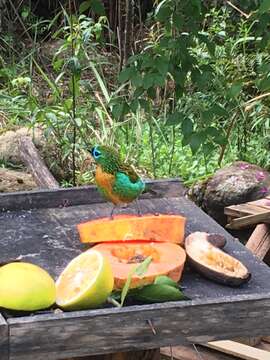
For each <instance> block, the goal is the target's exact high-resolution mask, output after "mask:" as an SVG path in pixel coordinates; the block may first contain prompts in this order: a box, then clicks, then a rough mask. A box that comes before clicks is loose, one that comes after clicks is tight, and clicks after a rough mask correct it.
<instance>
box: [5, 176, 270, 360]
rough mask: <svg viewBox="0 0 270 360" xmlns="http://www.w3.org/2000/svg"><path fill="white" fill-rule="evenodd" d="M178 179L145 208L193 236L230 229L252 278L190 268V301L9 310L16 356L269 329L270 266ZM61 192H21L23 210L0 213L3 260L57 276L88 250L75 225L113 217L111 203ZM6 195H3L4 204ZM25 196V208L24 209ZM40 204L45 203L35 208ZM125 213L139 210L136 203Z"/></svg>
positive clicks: (186, 279)
mask: <svg viewBox="0 0 270 360" xmlns="http://www.w3.org/2000/svg"><path fill="white" fill-rule="evenodd" d="M171 183H172V187H174V191H172V190H171V189H170V187H169V186H168V183H164V184H163V185H161V184H160V183H158V182H157V183H156V184H157V185H158V186H159V188H160V189H161V188H162V189H165V190H166V191H164V192H163V193H164V194H165V196H166V197H165V198H153V199H144V200H141V201H140V202H141V208H142V212H143V213H157V212H161V213H175V214H181V215H184V216H186V217H187V219H188V221H187V226H186V234H189V233H191V232H193V231H208V232H216V233H220V234H224V235H225V236H226V238H227V245H226V248H225V250H226V251H227V252H228V253H230V254H233V255H234V256H235V257H237V258H239V259H240V260H241V261H243V263H244V264H245V265H247V267H248V268H249V269H250V271H251V272H252V279H251V281H250V282H249V283H248V284H245V285H244V286H242V287H240V288H236V289H235V288H230V287H226V286H222V285H218V284H215V283H213V282H211V281H209V280H207V279H204V278H203V277H201V276H200V275H199V274H197V273H195V272H193V270H192V269H190V268H189V267H188V266H186V269H185V272H184V275H183V279H182V281H181V285H182V286H183V288H184V291H185V294H186V295H187V296H189V297H190V298H191V299H192V300H189V301H182V302H172V303H164V304H153V305H133V306H127V307H124V308H123V309H117V308H105V309H97V310H89V311H79V312H69V313H57V314H55V313H53V312H49V313H34V314H32V316H29V315H27V316H26V315H24V316H23V314H19V316H17V317H14V314H11V313H8V312H3V315H4V316H5V317H6V319H7V323H8V326H9V359H10V360H26V359H27V360H28V359H29V358H34V359H35V360H41V359H46V360H47V359H50V360H54V359H67V358H72V357H75V356H85V355H98V354H106V353H113V352H117V351H131V350H141V349H151V348H157V347H161V346H169V345H179V344H185V343H190V342H191V343H195V342H200V343H202V342H203V343H205V342H208V341H213V340H218V339H226V338H231V337H237V336H240V335H241V336H251V335H253V336H256V335H264V334H265V335H267V334H269V333H270V282H269V276H270V269H269V268H268V267H267V266H266V265H265V264H263V263H262V262H260V261H259V260H258V259H256V258H255V257H254V256H253V255H252V254H251V253H250V252H249V251H248V250H247V249H245V247H244V246H243V245H241V244H240V243H239V242H238V241H235V240H234V239H233V238H232V237H231V236H230V235H229V234H228V233H227V232H226V231H225V230H224V229H223V228H222V227H221V226H219V225H218V224H217V223H216V222H215V221H214V220H212V219H211V218H210V217H208V216H207V215H206V214H205V213H204V212H203V211H201V210H200V209H199V208H198V207H196V206H195V205H194V204H193V203H192V202H190V201H188V200H187V199H186V198H184V197H170V196H175V194H178V193H179V192H180V188H179V183H178V187H177V182H174V181H172V182H171ZM165 184H166V186H165ZM62 191H63V190H58V191H56V192H54V194H55V196H52V195H50V194H51V193H50V192H45V193H46V194H49V198H47V197H46V196H44V194H45V193H44V192H41V193H40V194H39V195H38V193H36V192H34V193H33V194H28V195H27V199H26V200H23V198H20V202H19V205H18V207H19V209H20V210H16V211H15V210H14V211H5V212H2V213H0V228H1V238H0V245H1V253H0V262H1V261H4V260H7V259H8V258H14V257H20V258H21V259H23V260H24V261H30V262H33V263H36V264H38V265H41V266H42V267H44V268H45V269H47V270H48V271H49V272H50V273H51V274H52V276H54V277H55V278H56V277H57V276H58V275H59V273H60V272H61V271H62V269H63V268H64V267H65V266H66V264H67V263H68V262H69V261H70V260H71V259H72V258H73V257H74V256H76V255H77V254H79V253H80V252H81V251H82V250H83V249H85V248H87V246H86V245H82V244H80V243H79V238H78V234H77V230H76V224H77V223H78V222H81V221H85V220H88V219H93V218H98V217H100V216H105V215H108V214H109V212H110V209H111V206H110V205H109V204H107V203H102V202H100V200H99V202H96V199H95V200H94V203H93V204H88V205H85V202H86V199H88V200H89V198H88V197H87V196H88V194H89V193H88V191H89V190H88V189H84V190H83V189H80V199H81V202H82V204H81V205H79V200H78V199H74V196H76V194H78V192H77V190H74V193H72V190H70V191H69V192H67V193H66V194H68V195H69V199H70V201H71V203H72V204H74V202H76V204H77V205H76V206H69V207H59V206H57V207H54V206H55V204H56V203H58V202H59V200H60V199H63V197H62V194H63V192H62ZM59 193H61V195H60V194H59ZM14 196H15V195H10V198H9V200H8V199H7V197H5V204H6V206H7V205H10V206H11V207H12V208H13V209H14V208H15V207H16V202H15V200H14V199H15V198H16V196H15V197H14ZM1 198H2V197H1V195H0V203H1ZM38 198H39V199H41V198H43V199H44V203H45V207H44V208H42V204H41V203H39V204H38V203H37V199H38ZM17 199H18V197H17ZM56 199H57V201H56ZM23 201H24V205H25V206H26V210H22V206H23ZM50 201H51V202H50ZM34 203H35V204H36V205H38V209H36V210H33V209H29V206H30V204H34ZM5 209H6V210H7V208H5ZM120 212H122V213H134V212H136V210H135V209H134V208H133V207H130V208H128V209H122V210H121V211H120ZM148 320H151V321H152V323H153V326H154V328H155V330H156V334H153V332H152V329H151V327H150V326H149V324H148ZM120 339H121V340H120Z"/></svg>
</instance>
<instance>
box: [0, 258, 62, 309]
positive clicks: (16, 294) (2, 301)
mask: <svg viewBox="0 0 270 360" xmlns="http://www.w3.org/2000/svg"><path fill="white" fill-rule="evenodd" d="M54 303H55V283H54V280H53V279H52V278H51V276H50V275H49V274H48V273H47V272H46V271H45V270H44V269H42V268H41V267H39V266H37V265H34V264H30V263H25V262H14V263H10V264H7V265H4V266H2V267H1V268H0V307H3V308H6V309H11V310H21V311H34V310H41V309H46V308H48V307H50V306H51V305H52V304H54Z"/></svg>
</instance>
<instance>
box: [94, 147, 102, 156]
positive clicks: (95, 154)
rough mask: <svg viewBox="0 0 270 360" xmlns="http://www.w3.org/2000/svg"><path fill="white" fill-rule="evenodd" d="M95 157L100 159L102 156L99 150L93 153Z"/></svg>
mask: <svg viewBox="0 0 270 360" xmlns="http://www.w3.org/2000/svg"><path fill="white" fill-rule="evenodd" d="M93 155H94V157H95V158H99V157H100V155H101V152H100V151H98V150H97V149H95V150H94V151H93Z"/></svg>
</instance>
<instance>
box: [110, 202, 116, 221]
mask: <svg viewBox="0 0 270 360" xmlns="http://www.w3.org/2000/svg"><path fill="white" fill-rule="evenodd" d="M115 209H116V206H115V205H113V207H112V210H111V213H110V219H111V220H113V219H114V218H113V213H114V210H115Z"/></svg>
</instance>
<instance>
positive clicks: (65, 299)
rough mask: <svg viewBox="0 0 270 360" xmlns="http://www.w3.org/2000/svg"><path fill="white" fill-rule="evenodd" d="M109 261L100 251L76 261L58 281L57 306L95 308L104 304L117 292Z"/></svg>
mask: <svg viewBox="0 0 270 360" xmlns="http://www.w3.org/2000/svg"><path fill="white" fill-rule="evenodd" d="M113 283H114V278H113V272H112V269H111V265H110V263H109V260H108V259H107V258H106V257H104V256H103V255H102V254H101V253H100V252H98V251H96V250H92V249H90V250H87V251H86V252H84V253H82V254H80V255H78V256H77V257H76V258H74V259H73V260H72V261H71V262H70V263H69V264H68V265H67V267H66V268H65V269H64V271H63V272H62V274H61V275H60V276H59V278H58V280H57V281H56V303H57V305H58V306H59V307H61V308H63V309H66V310H81V309H89V308H95V307H98V306H100V305H101V304H103V303H104V302H105V301H106V299H107V297H108V296H109V295H110V294H111V292H112V289H113Z"/></svg>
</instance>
